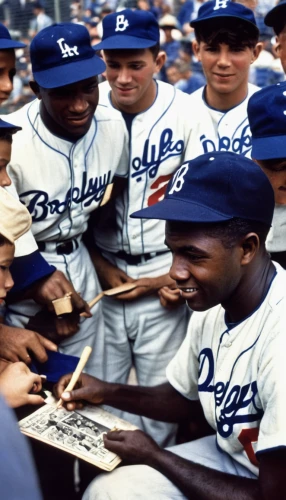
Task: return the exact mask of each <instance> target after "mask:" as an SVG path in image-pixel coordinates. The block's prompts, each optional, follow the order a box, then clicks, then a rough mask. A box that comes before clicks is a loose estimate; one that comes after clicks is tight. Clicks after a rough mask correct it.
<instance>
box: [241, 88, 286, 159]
mask: <svg viewBox="0 0 286 500" xmlns="http://www.w3.org/2000/svg"><path fill="white" fill-rule="evenodd" d="M247 112H248V119H249V125H250V129H251V133H252V153H251V154H252V158H255V159H256V160H270V159H271V158H286V82H285V83H284V82H282V83H277V84H276V85H269V86H268V87H265V88H263V89H262V90H259V91H258V92H255V93H254V94H253V95H252V96H251V98H250V99H249V101H248V109H247Z"/></svg>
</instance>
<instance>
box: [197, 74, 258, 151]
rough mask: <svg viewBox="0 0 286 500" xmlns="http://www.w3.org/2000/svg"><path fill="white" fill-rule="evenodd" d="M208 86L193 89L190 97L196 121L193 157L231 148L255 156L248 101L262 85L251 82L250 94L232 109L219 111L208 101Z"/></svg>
mask: <svg viewBox="0 0 286 500" xmlns="http://www.w3.org/2000/svg"><path fill="white" fill-rule="evenodd" d="M204 89H205V87H202V88H201V89H198V90H196V91H195V92H193V93H192V94H191V95H190V97H189V99H190V101H189V105H190V120H191V122H192V149H191V154H192V156H191V157H190V158H189V159H192V158H195V157H196V156H199V155H202V154H204V153H211V152H212V151H229V152H232V153H238V154H243V155H245V156H247V157H248V158H251V131H250V127H249V123H248V116H247V104H248V100H249V98H250V97H251V96H252V94H254V93H255V92H257V91H258V90H260V89H259V87H256V86H255V85H252V84H250V83H249V84H248V94H247V97H246V98H245V99H244V100H243V101H242V102H241V103H240V104H238V105H237V106H234V107H233V108H231V109H229V110H228V111H225V112H223V111H218V110H217V109H214V108H212V107H210V106H208V104H207V103H206V101H205V99H204Z"/></svg>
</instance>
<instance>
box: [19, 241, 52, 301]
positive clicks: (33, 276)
mask: <svg viewBox="0 0 286 500" xmlns="http://www.w3.org/2000/svg"><path fill="white" fill-rule="evenodd" d="M55 270H56V268H55V267H54V266H50V264H49V263H48V262H47V261H46V260H45V259H44V257H43V256H42V255H41V253H40V252H39V250H36V251H35V252H33V253H30V254H29V255H25V256H23V257H16V258H15V259H14V261H13V263H12V265H11V268H10V271H11V274H12V278H13V280H14V286H13V288H12V290H11V292H10V293H11V294H13V292H19V291H22V290H24V289H25V288H27V287H28V286H30V285H32V284H34V283H35V281H38V280H39V279H41V278H44V277H45V276H48V275H49V274H52V273H53V272H54V271H55Z"/></svg>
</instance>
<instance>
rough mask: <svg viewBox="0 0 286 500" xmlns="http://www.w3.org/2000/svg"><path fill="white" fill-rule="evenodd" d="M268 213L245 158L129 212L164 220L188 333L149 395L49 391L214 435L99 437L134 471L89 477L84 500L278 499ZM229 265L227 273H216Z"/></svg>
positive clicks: (281, 462)
mask: <svg viewBox="0 0 286 500" xmlns="http://www.w3.org/2000/svg"><path fill="white" fill-rule="evenodd" d="M273 209H274V193H273V189H272V187H271V184H270V183H269V180H268V179H267V177H266V176H265V174H264V173H263V172H262V170H261V169H260V168H259V167H258V165H256V164H255V163H254V162H253V161H252V160H249V159H248V158H245V156H243V155H236V154H234V153H228V152H212V153H206V154H204V155H201V156H199V157H198V158H196V159H194V160H191V161H189V162H185V163H184V164H183V165H182V166H181V168H180V169H179V170H178V171H177V172H176V173H175V175H174V176H173V178H172V180H171V181H170V183H169V185H168V187H167V194H166V196H165V199H164V200H163V201H162V202H159V203H157V204H155V205H154V206H151V207H147V208H145V209H143V210H140V211H139V212H136V213H135V214H134V216H135V217H140V218H141V217H144V218H149V217H150V218H151V217H152V218H153V217H154V218H156V219H158V218H159V219H161V218H162V219H167V223H166V243H167V245H168V246H169V247H170V249H171V250H172V253H173V263H172V267H171V270H170V275H171V276H172V277H173V279H175V280H176V283H177V286H178V287H179V289H180V290H181V293H182V296H183V297H184V299H185V300H186V301H187V303H188V305H189V307H191V308H192V309H193V310H194V311H195V312H194V313H193V315H192V317H191V320H190V325H189V328H188V333H187V336H186V338H185V340H184V342H183V343H182V345H181V347H180V349H179V351H178V353H177V354H176V355H175V357H174V358H173V359H172V361H171V362H170V364H169V365H168V367H167V378H168V382H167V383H165V384H163V385H160V386H157V387H152V388H142V387H131V386H123V385H120V384H108V383H106V382H102V381H99V380H96V379H94V378H92V377H88V376H82V378H81V380H80V382H79V388H78V389H76V390H74V391H72V392H71V393H69V392H67V393H64V394H62V392H63V390H64V388H65V387H66V385H67V382H68V380H69V379H70V377H71V374H70V375H68V376H64V378H62V379H61V380H60V382H59V385H58V388H57V394H58V395H61V396H62V397H63V399H64V400H65V401H66V403H67V407H68V408H69V409H74V408H75V407H76V406H77V401H78V400H82V398H84V399H86V400H87V401H89V402H92V403H94V404H96V403H97V402H98V401H100V402H104V401H105V400H107V401H108V403H109V404H111V405H114V406H116V407H118V408H120V407H121V408H122V407H124V408H125V409H129V410H132V411H135V412H138V413H143V414H144V415H148V416H153V417H154V418H158V419H165V420H167V421H168V420H171V421H174V420H181V419H185V418H189V419H190V420H192V419H194V418H196V417H198V415H200V416H201V418H202V419H203V418H204V417H203V415H204V416H205V418H206V419H207V421H208V423H209V424H210V426H211V427H212V429H213V431H215V435H210V436H207V437H203V438H201V439H198V440H196V441H192V442H190V443H185V444H182V445H179V446H175V447H171V448H169V449H168V450H163V449H160V448H159V447H158V445H157V444H156V443H155V442H154V441H153V440H151V439H150V437H149V436H146V435H145V434H144V433H142V432H141V431H138V430H137V431H135V432H132V431H129V432H126V431H117V432H110V433H107V436H105V437H104V443H105V446H106V447H107V448H108V449H109V450H111V451H113V452H116V453H118V454H119V455H120V456H121V457H122V458H123V459H126V460H128V461H129V462H130V463H132V464H144V465H137V466H136V465H135V466H134V465H132V466H129V467H121V468H119V469H118V470H116V471H114V472H112V473H111V475H108V476H106V475H101V476H98V477H97V478H96V479H95V480H94V482H93V483H92V484H91V485H90V487H89V488H88V490H87V491H86V493H85V495H84V497H83V499H84V500H93V499H95V498H101V499H102V500H105V499H107V498H108V499H109V500H116V499H118V500H119V499H120V498H122V491H124V496H125V497H126V498H136V499H146V498H148V499H154V500H155V499H156V500H157V499H158V498H162V499H163V498H164V499H167V498H169V499H172V500H173V499H174V498H176V499H186V498H196V499H197V498H204V499H212V500H220V499H222V498H227V499H232V500H238V499H241V498H245V499H246V498H247V499H252V500H255V499H258V498H259V499H260V498H261V499H262V498H265V499H266V498H267V499H268V498H275V499H276V498H277V499H284V498H285V496H286V487H285V478H284V476H285V458H286V424H285V418H284V413H285V412H284V409H285V401H286V399H285V398H286V396H285V389H284V385H285V384H284V380H285V376H284V372H285V356H284V351H285V349H284V346H285V301H286V294H285V283H286V273H285V271H284V270H283V269H282V268H281V266H279V264H277V265H275V266H274V264H273V262H272V261H271V260H270V257H269V255H268V253H267V251H266V249H265V239H266V235H267V232H268V230H269V228H270V225H271V221H272V216H273ZM226 263H227V264H226Z"/></svg>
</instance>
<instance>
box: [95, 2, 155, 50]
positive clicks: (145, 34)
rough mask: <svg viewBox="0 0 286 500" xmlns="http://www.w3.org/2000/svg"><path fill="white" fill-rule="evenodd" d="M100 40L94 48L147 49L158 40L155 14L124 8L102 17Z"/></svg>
mask: <svg viewBox="0 0 286 500" xmlns="http://www.w3.org/2000/svg"><path fill="white" fill-rule="evenodd" d="M102 27H103V36H102V41H101V42H100V43H98V44H97V45H94V46H93V48H94V50H109V49H110V50H116V49H147V48H148V47H152V46H154V45H156V44H157V43H158V42H159V38H160V31H159V25H158V22H157V20H156V18H155V16H154V15H153V14H152V13H151V12H148V11H145V10H131V9H124V10H121V11H120V12H114V13H112V14H108V15H107V16H105V17H104V19H103V21H102Z"/></svg>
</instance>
